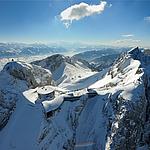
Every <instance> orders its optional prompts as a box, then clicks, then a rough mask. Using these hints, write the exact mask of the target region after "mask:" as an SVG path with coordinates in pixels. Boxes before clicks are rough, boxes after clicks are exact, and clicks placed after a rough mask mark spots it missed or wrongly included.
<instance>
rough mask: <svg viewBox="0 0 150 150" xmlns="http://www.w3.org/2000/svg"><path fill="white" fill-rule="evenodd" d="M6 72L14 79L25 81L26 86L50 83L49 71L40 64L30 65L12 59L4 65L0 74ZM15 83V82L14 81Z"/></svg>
mask: <svg viewBox="0 0 150 150" xmlns="http://www.w3.org/2000/svg"><path fill="white" fill-rule="evenodd" d="M3 74H7V75H9V76H10V78H13V79H14V80H15V81H19V82H20V83H21V81H22V83H25V82H26V85H27V87H37V86H42V85H50V84H51V83H52V77H51V76H52V75H51V72H50V71H49V70H47V69H44V68H42V67H40V66H36V65H31V64H28V63H25V62H21V61H12V62H9V63H7V64H6V65H5V66H4V69H3V70H2V71H1V75H3ZM15 83H16V82H15Z"/></svg>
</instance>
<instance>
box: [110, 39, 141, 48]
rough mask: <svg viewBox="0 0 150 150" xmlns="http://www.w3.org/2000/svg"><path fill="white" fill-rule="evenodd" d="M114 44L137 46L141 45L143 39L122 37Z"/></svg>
mask: <svg viewBox="0 0 150 150" xmlns="http://www.w3.org/2000/svg"><path fill="white" fill-rule="evenodd" d="M112 44H113V45H115V46H137V45H139V44H140V45H141V40H138V39H131V38H128V39H120V40H116V41H113V42H112Z"/></svg>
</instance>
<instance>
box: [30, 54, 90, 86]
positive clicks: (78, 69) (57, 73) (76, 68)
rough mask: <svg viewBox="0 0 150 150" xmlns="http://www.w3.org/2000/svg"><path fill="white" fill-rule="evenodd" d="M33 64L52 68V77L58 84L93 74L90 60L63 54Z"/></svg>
mask: <svg viewBox="0 0 150 150" xmlns="http://www.w3.org/2000/svg"><path fill="white" fill-rule="evenodd" d="M32 64H35V65H38V66H41V67H43V68H45V69H48V70H50V71H51V73H52V78H53V79H54V81H55V82H56V84H57V85H58V84H61V83H64V82H66V83H72V82H74V81H76V80H78V79H79V78H82V77H85V76H88V75H90V74H93V72H92V70H91V69H90V65H89V64H88V62H86V61H84V60H78V59H74V58H71V57H69V56H64V55H61V54H55V55H52V56H50V57H47V58H45V59H42V60H38V61H35V62H32ZM85 72H86V73H85Z"/></svg>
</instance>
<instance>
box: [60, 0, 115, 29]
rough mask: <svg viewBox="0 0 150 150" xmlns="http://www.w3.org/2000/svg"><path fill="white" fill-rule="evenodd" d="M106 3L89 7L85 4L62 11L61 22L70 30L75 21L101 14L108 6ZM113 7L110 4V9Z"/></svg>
mask: <svg viewBox="0 0 150 150" xmlns="http://www.w3.org/2000/svg"><path fill="white" fill-rule="evenodd" d="M106 4H107V2H106V1H101V2H100V4H99V5H89V4H86V3H84V2H82V3H80V4H75V5H72V6H70V7H69V8H67V9H65V10H64V11H62V12H61V13H60V15H59V17H60V20H61V21H62V22H63V24H64V25H65V26H66V28H68V27H69V26H70V25H71V23H72V21H73V20H80V19H82V18H84V17H87V16H91V15H94V14H101V13H102V12H103V11H104V9H105V6H106ZM111 6H112V5H111V4H110V7H111Z"/></svg>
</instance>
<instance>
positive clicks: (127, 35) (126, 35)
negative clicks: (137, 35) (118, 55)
mask: <svg viewBox="0 0 150 150" xmlns="http://www.w3.org/2000/svg"><path fill="white" fill-rule="evenodd" d="M121 36H122V37H133V36H134V35H133V34H123V35H121Z"/></svg>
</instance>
